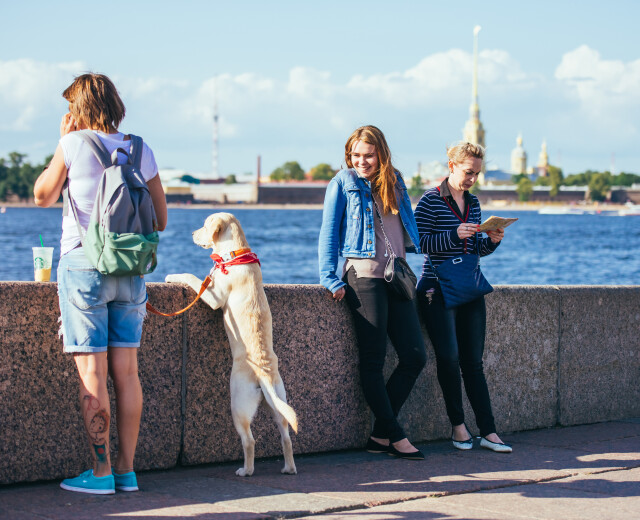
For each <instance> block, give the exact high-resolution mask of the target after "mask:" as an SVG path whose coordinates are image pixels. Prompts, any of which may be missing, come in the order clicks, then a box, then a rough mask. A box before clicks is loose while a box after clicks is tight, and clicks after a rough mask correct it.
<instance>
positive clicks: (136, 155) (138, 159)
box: [125, 134, 143, 170]
mask: <svg viewBox="0 0 640 520" xmlns="http://www.w3.org/2000/svg"><path fill="white" fill-rule="evenodd" d="M127 137H128V138H129V139H130V141H131V143H130V145H129V161H128V163H129V164H131V165H133V166H134V167H135V168H137V169H138V170H139V169H140V168H141V167H142V150H143V140H142V137H138V136H137V135H133V134H128V135H127V136H125V139H126V138H127Z"/></svg>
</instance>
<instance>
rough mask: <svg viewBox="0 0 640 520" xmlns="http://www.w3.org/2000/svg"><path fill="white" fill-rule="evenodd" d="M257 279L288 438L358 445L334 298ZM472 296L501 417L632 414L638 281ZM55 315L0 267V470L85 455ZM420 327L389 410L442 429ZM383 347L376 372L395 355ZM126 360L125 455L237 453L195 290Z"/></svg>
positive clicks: (359, 425) (438, 432)
mask: <svg viewBox="0 0 640 520" xmlns="http://www.w3.org/2000/svg"><path fill="white" fill-rule="evenodd" d="M148 292H149V299H150V300H151V301H152V302H153V304H154V305H155V306H156V307H158V308H160V309H163V310H177V309H179V308H182V307H184V306H186V304H187V303H189V302H190V301H191V299H192V298H193V293H192V292H191V290H190V289H187V288H186V287H182V286H177V285H169V284H153V283H152V284H148ZM266 293H267V298H268V300H269V303H270V306H271V311H272V314H273V333H274V350H275V352H276V354H277V355H278V357H279V364H280V373H281V375H282V378H283V380H284V383H285V386H286V388H287V394H288V399H289V403H290V404H291V405H292V406H293V408H294V409H295V410H296V412H297V414H298V418H299V433H298V435H294V436H293V444H294V450H295V452H296V453H312V452H321V451H330V450H340V449H349V448H358V447H361V446H363V444H364V442H365V441H366V438H367V434H368V432H369V429H370V419H371V418H370V414H369V411H368V408H367V406H366V403H365V401H364V398H363V396H362V392H361V390H360V382H359V374H358V362H357V349H356V345H355V336H354V332H353V328H352V323H351V317H350V315H349V311H348V309H347V307H346V304H345V303H344V302H340V303H336V302H334V301H333V300H332V299H331V298H330V297H329V295H328V293H327V292H326V291H325V290H324V289H322V288H321V287H320V286H316V285H267V286H266ZM486 301H487V315H488V321H487V341H486V349H485V356H484V360H485V371H486V375H487V379H488V382H489V388H490V391H491V397H492V404H493V409H494V415H495V417H496V425H497V428H498V430H499V431H503V432H508V431H518V430H528V429H535V428H544V427H549V426H554V425H572V424H581V423H589V422H598V421H606V420H612V419H620V418H625V417H634V416H635V417H637V416H639V415H640V384H639V383H638V381H639V376H640V341H639V340H638V330H640V287H636V286H634V287H586V286H576V287H568V286H563V287H551V286H503V287H497V288H496V291H495V292H494V293H492V294H491V295H489V296H487V298H486ZM58 314H59V312H58V306H57V294H56V284H55V283H35V282H0V402H1V403H2V406H1V407H0V457H1V458H0V483H12V482H21V481H34V480H42V479H57V478H62V477H65V476H69V475H74V474H77V473H79V472H80V471H83V470H84V469H86V468H87V467H88V466H89V465H90V458H89V452H88V450H87V448H86V442H87V441H86V438H85V433H84V430H83V426H82V422H81V418H80V412H79V404H78V397H77V396H78V383H77V376H76V370H75V366H74V363H73V358H72V356H69V355H64V354H63V353H62V342H61V340H60V339H59V338H58V335H57V331H58V323H57V319H58ZM423 332H424V335H425V341H426V343H427V353H428V360H427V366H426V368H425V370H424V371H423V373H422V374H421V375H420V377H419V379H418V382H417V384H416V387H415V389H414V391H413V392H412V394H411V396H410V397H409V399H408V401H407V403H406V404H405V406H404V408H403V410H402V412H401V415H400V421H401V422H402V423H403V425H404V426H405V427H406V429H407V432H408V434H409V436H410V438H411V439H412V440H415V441H426V440H431V439H437V438H444V437H447V436H448V435H449V434H450V425H449V424H448V420H447V418H446V414H445V411H444V404H443V402H442V396H441V393H440V388H439V386H438V383H437V378H436V373H435V359H434V356H433V350H432V348H431V345H430V343H429V340H428V338H427V335H426V331H423ZM389 353H390V354H389V356H388V360H387V366H386V371H387V375H388V374H389V373H390V372H391V370H392V367H393V366H394V364H395V362H396V358H395V354H394V353H393V349H392V348H389ZM139 364H140V377H141V382H142V386H143V392H144V409H143V417H142V425H141V430H140V440H139V444H138V451H137V456H136V469H138V470H144V469H154V468H171V467H174V466H176V465H180V464H183V465H190V464H201V463H211V462H220V461H229V460H241V458H242V448H241V445H240V439H239V437H238V435H237V434H236V432H235V430H234V428H233V423H232V420H231V413H230V408H229V374H230V371H231V356H230V352H229V345H228V341H227V338H226V335H225V332H224V327H223V323H222V313H221V312H220V311H212V310H211V309H209V308H208V307H207V306H206V305H204V304H202V303H198V304H197V305H196V306H194V308H193V309H192V310H190V311H189V312H188V313H185V314H183V315H181V316H179V317H175V318H163V317H158V316H149V317H147V320H146V322H145V327H144V332H143V338H142V348H141V349H140V356H139ZM111 406H112V410H113V411H115V403H114V402H112V404H111ZM465 407H466V409H467V411H468V414H469V415H468V420H467V422H468V425H469V426H470V428H471V429H472V431H474V432H475V431H477V429H476V428H475V425H474V424H473V419H472V418H473V415H472V414H471V412H470V409H469V406H468V403H466V402H465ZM114 416H115V414H114ZM114 423H115V420H114ZM113 426H114V427H113V428H112V446H113V448H114V450H113V451H115V448H116V444H115V437H114V435H113V433H114V432H115V426H116V425H115V424H114V425H113ZM253 433H254V436H255V438H256V456H258V457H264V456H280V455H281V448H280V440H279V435H278V432H277V429H276V427H275V425H274V423H273V421H272V420H271V417H270V414H269V413H268V411H267V410H265V409H264V407H261V409H260V410H259V411H258V414H257V417H256V419H255V421H254V423H253Z"/></svg>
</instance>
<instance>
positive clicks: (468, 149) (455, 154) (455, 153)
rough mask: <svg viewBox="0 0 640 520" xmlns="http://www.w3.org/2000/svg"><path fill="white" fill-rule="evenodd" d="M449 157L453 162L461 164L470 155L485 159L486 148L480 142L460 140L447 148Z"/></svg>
mask: <svg viewBox="0 0 640 520" xmlns="http://www.w3.org/2000/svg"><path fill="white" fill-rule="evenodd" d="M447 157H449V160H450V161H451V162H452V163H453V164H460V163H461V162H462V161H464V160H465V159H468V158H469V157H475V158H477V159H484V148H483V147H482V146H480V145H479V144H472V143H469V142H467V141H459V142H457V143H456V144H454V145H452V146H450V147H449V148H447Z"/></svg>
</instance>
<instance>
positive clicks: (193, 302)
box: [147, 275, 211, 318]
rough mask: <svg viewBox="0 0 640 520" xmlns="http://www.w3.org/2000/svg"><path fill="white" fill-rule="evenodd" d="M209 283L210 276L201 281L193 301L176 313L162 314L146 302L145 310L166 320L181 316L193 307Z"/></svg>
mask: <svg viewBox="0 0 640 520" xmlns="http://www.w3.org/2000/svg"><path fill="white" fill-rule="evenodd" d="M210 283H211V275H207V277H206V278H205V279H204V280H203V282H202V285H201V286H200V292H198V295H197V296H196V298H195V300H193V301H192V302H191V303H190V304H189V305H187V306H186V307H185V308H184V309H181V310H179V311H176V312H168V313H164V312H160V311H159V310H158V309H156V308H155V307H154V306H153V305H151V304H150V303H149V302H148V301H147V310H148V311H149V312H151V313H153V314H157V315H158V316H166V317H168V318H170V317H172V316H177V315H178V314H182V313H183V312H185V311H188V310H189V309H190V308H191V307H193V306H194V305H195V303H196V302H197V301H198V300H199V299H200V296H202V295H203V294H204V291H205V290H206V288H207V287H209V284H210Z"/></svg>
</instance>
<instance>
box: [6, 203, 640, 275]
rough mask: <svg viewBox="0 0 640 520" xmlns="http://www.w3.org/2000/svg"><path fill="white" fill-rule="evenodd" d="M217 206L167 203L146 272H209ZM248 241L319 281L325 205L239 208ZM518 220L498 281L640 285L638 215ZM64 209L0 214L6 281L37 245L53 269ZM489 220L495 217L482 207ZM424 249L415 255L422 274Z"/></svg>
mask: <svg viewBox="0 0 640 520" xmlns="http://www.w3.org/2000/svg"><path fill="white" fill-rule="evenodd" d="M213 211H214V210H211V209H182V208H171V209H169V224H168V226H167V229H166V230H165V231H164V232H163V233H161V238H160V248H159V252H158V268H157V269H156V271H155V272H154V273H152V274H150V275H148V276H147V280H148V281H151V282H161V281H164V277H165V276H166V275H167V274H169V273H183V272H189V273H193V274H195V275H196V276H198V277H199V278H204V277H205V276H206V274H207V273H208V272H209V269H210V268H211V265H212V263H211V259H210V258H209V254H210V252H208V251H205V250H204V249H201V248H199V247H198V246H196V245H194V244H193V242H192V240H191V232H192V231H193V230H195V229H197V228H199V227H200V226H202V223H203V222H204V219H205V218H206V217H207V216H208V215H209V214H210V213H212V212H213ZM229 211H230V212H231V213H233V214H234V215H236V217H238V219H239V220H240V223H241V224H242V227H243V229H244V231H245V234H246V236H247V239H248V241H249V244H250V246H251V248H252V249H253V251H255V252H256V253H257V254H258V256H259V258H260V261H261V263H262V272H263V278H264V281H265V283H302V284H315V283H318V260H317V242H318V232H319V230H320V224H321V222H322V210H319V209H233V210H229ZM491 214H495V215H498V216H515V217H518V218H519V220H518V222H516V223H515V224H513V225H512V226H511V227H509V228H507V230H506V231H505V239H504V241H503V244H502V245H501V246H500V247H499V248H498V250H497V251H496V252H495V253H494V254H492V255H490V256H488V257H484V258H483V259H482V269H483V272H484V273H485V275H486V277H487V278H488V280H489V281H490V282H491V283H492V284H534V285H629V284H631V285H638V284H640V217H638V216H627V217H618V216H605V215H597V214H596V215H540V214H538V213H537V212H533V211H517V212H509V211H495V212H491ZM61 215H62V210H61V209H59V208H48V209H42V208H14V207H8V208H7V209H6V212H5V213H2V214H0V280H25V281H26V280H33V268H32V252H31V247H32V246H37V245H39V238H38V235H39V234H40V233H41V234H42V236H43V239H44V242H45V245H49V246H50V245H53V246H54V247H55V251H54V271H52V280H55V279H56V275H55V268H56V267H57V263H58V258H57V257H58V256H59V254H60V222H61V218H62V217H61ZM484 216H485V218H486V217H488V216H489V213H488V212H485V213H484ZM422 258H423V257H422V255H416V254H409V255H408V261H409V264H410V265H411V267H412V268H413V269H414V271H415V272H416V274H419V273H420V272H421V270H422Z"/></svg>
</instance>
